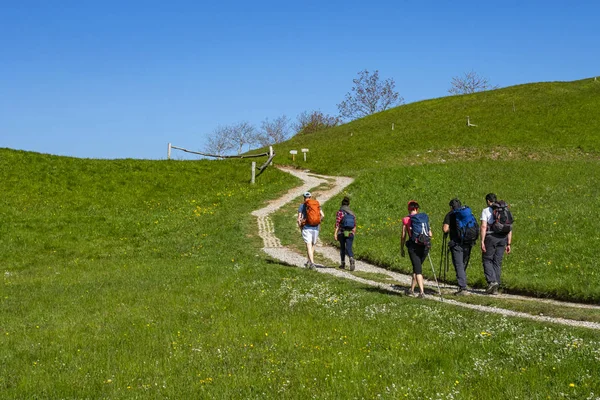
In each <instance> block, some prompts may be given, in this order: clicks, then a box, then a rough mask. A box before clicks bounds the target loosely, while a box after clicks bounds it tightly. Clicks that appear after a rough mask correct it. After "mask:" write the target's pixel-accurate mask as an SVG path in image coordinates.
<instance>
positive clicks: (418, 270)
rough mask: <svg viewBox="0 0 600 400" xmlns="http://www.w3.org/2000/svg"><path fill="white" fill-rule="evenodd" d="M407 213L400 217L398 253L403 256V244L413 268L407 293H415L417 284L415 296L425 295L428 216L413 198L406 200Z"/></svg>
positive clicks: (429, 236) (411, 294) (428, 239)
mask: <svg viewBox="0 0 600 400" xmlns="http://www.w3.org/2000/svg"><path fill="white" fill-rule="evenodd" d="M408 212H409V215H407V216H406V217H404V218H403V219H402V235H401V237H400V255H401V256H402V257H404V246H405V245H406V249H407V250H408V256H409V257H410V262H411V264H412V268H413V275H412V282H411V284H410V290H409V291H408V294H409V295H410V296H414V295H415V287H416V286H417V284H418V285H419V294H418V295H417V297H419V298H423V297H425V288H424V287H423V263H424V262H425V259H426V258H427V255H428V254H429V249H430V248H431V236H432V233H431V227H430V226H429V216H428V215H427V214H425V213H420V212H419V203H417V202H416V201H414V200H411V201H409V202H408Z"/></svg>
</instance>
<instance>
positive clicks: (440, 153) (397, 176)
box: [277, 79, 600, 302]
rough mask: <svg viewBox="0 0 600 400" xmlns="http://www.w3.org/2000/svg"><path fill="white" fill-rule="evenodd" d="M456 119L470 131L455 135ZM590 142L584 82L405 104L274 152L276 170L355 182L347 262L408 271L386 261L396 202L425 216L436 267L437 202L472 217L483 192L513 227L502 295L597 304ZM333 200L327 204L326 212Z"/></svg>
mask: <svg viewBox="0 0 600 400" xmlns="http://www.w3.org/2000/svg"><path fill="white" fill-rule="evenodd" d="M467 115H469V116H470V117H471V122H473V123H476V124H477V125H478V126H477V127H470V128H469V127H467V126H466V116H467ZM392 123H394V124H395V126H394V130H393V131H392V130H391V125H392ZM598 132H600V82H595V81H593V80H591V79H586V80H581V81H576V82H552V83H538V84H529V85H521V86H515V87H510V88H505V89H500V90H496V91H491V92H486V93H478V94H474V95H467V96H453V97H446V98H440V99H434V100H428V101H423V102H419V103H414V104H409V105H405V106H401V107H397V108H394V109H392V110H388V111H385V112H382V113H379V114H376V115H373V116H369V117H366V118H363V119H360V120H357V121H354V122H351V123H349V124H346V125H343V126H340V127H336V128H333V129H330V130H328V131H325V132H321V133H319V134H314V135H305V136H297V137H294V138H293V139H292V140H290V141H289V142H286V143H284V144H281V145H279V147H278V148H277V151H278V152H279V154H283V156H282V157H280V162H282V163H289V164H292V165H297V166H300V167H309V168H310V169H311V170H314V171H315V172H321V173H331V174H343V175H351V176H355V177H356V178H357V179H356V182H355V184H354V185H352V186H351V187H349V188H348V194H351V195H352V196H353V207H354V208H355V211H357V212H358V214H359V218H360V224H361V228H362V229H361V230H360V233H359V237H358V239H357V243H356V244H357V246H356V250H357V254H358V255H359V257H362V258H366V259H369V260H372V261H375V262H377V263H379V264H381V265H383V266H388V267H390V268H393V269H400V270H402V271H405V272H406V271H410V263H409V262H408V260H407V259H399V258H398V241H399V239H398V237H399V232H400V223H399V220H400V218H401V217H402V216H404V215H405V214H406V210H405V204H406V202H407V200H409V199H417V200H419V201H420V202H421V204H422V205H423V207H424V211H426V212H427V213H429V214H430V216H431V218H432V225H433V227H434V230H435V234H436V235H437V240H436V241H435V242H434V248H433V253H432V254H434V257H435V259H436V263H437V262H439V257H440V254H441V244H442V243H441V242H442V241H441V235H440V232H441V230H440V227H441V221H442V219H443V216H444V214H445V212H447V210H448V206H447V204H448V201H449V200H450V199H451V198H453V197H455V196H458V197H459V198H461V199H462V200H463V202H464V203H466V204H469V205H470V206H471V207H472V208H473V210H474V213H475V214H476V216H477V217H478V216H479V213H480V212H481V209H482V208H483V206H484V201H483V198H484V196H485V194H486V193H488V192H495V193H497V194H498V195H499V196H500V197H501V198H505V199H506V200H507V201H508V202H509V203H510V204H511V205H512V210H513V213H514V214H515V216H516V218H517V223H516V225H515V246H514V250H515V252H514V254H513V255H512V256H510V257H509V258H508V259H507V261H506V268H505V274H504V284H505V285H506V287H507V288H508V289H509V290H512V291H515V292H526V293H530V294H535V295H539V296H551V297H557V298H562V299H575V300H580V301H591V302H598V301H600V291H599V289H598V285H589V284H588V282H589V280H590V279H592V280H594V279H595V277H596V276H597V273H598V272H597V268H598V263H597V261H596V256H595V249H597V248H598V247H600V236H598V233H597V231H598V229H597V228H596V225H597V224H596V223H595V218H594V215H595V210H597V209H598V207H600V200H599V196H598V194H599V193H598V183H599V180H598V178H597V177H598V176H600V162H599V158H600V156H599V154H600V135H599V134H598ZM303 147H307V148H309V149H310V152H309V158H308V162H307V163H304V162H303V161H301V160H297V161H296V162H291V160H290V159H289V157H288V156H287V153H288V150H289V149H290V148H297V149H299V148H303ZM282 159H283V160H282ZM339 200H340V199H339V198H338V199H335V200H334V201H332V202H330V203H329V204H328V205H327V208H326V209H327V211H328V212H329V213H333V212H334V211H335V209H336V207H337V206H338V204H339ZM329 236H330V235H325V239H327V240H329ZM480 259H481V255H480V254H479V252H476V254H474V259H473V260H472V263H471V269H470V271H469V284H471V285H473V286H478V287H482V286H484V285H485V281H484V279H483V274H482V271H481V267H480ZM426 274H428V275H431V274H430V273H429V271H426ZM450 276H451V277H452V278H451V279H450V281H452V280H453V277H454V273H453V272H452V271H451V272H450Z"/></svg>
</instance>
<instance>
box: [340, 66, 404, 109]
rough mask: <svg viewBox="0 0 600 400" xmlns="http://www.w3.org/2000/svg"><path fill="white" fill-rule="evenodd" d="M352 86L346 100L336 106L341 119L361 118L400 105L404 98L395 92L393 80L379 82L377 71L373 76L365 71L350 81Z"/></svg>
mask: <svg viewBox="0 0 600 400" xmlns="http://www.w3.org/2000/svg"><path fill="white" fill-rule="evenodd" d="M352 82H353V83H354V86H353V87H352V90H351V91H350V92H348V93H346V98H345V99H344V101H342V102H341V103H340V104H338V105H337V107H338V110H339V112H340V117H341V118H343V119H355V118H362V117H365V116H367V115H371V114H374V113H376V112H380V111H384V110H387V109H388V108H390V107H392V106H394V105H396V104H400V103H402V101H404V98H402V97H400V94H399V93H398V92H396V91H395V86H396V82H394V79H392V78H390V79H386V80H385V81H383V82H381V81H380V80H379V71H378V70H375V72H374V73H373V74H371V73H369V71H367V70H366V69H365V70H364V71H361V72H359V73H358V78H355V79H353V80H352Z"/></svg>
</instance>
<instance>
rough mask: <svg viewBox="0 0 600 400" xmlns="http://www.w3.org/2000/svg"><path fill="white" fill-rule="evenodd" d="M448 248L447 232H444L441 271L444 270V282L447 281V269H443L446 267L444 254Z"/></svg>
mask: <svg viewBox="0 0 600 400" xmlns="http://www.w3.org/2000/svg"><path fill="white" fill-rule="evenodd" d="M445 249H446V234H445V233H444V238H443V239H442V254H441V255H440V271H444V282H445V281H446V271H445V270H444V269H443V267H444V254H445V251H444V250H445Z"/></svg>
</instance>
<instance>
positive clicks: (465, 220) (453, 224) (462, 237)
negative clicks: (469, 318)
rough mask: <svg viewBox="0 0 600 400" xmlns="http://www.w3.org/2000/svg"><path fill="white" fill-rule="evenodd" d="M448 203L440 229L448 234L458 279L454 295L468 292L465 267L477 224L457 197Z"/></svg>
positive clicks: (475, 236) (476, 236) (477, 234)
mask: <svg viewBox="0 0 600 400" xmlns="http://www.w3.org/2000/svg"><path fill="white" fill-rule="evenodd" d="M448 205H449V206H450V211H449V212H448V213H447V214H446V216H445V217H444V223H443V224H442V231H443V232H444V236H446V235H449V236H450V240H449V241H448V249H449V251H450V253H451V254H452V264H453V265H454V270H455V271H456V279H457V281H458V291H456V292H455V293H454V295H456V296H462V295H466V294H468V291H467V267H468V266H469V259H470V258H471V249H472V248H473V245H474V244H475V243H476V242H477V238H478V237H479V224H478V223H477V219H476V218H475V216H474V215H473V212H472V211H471V209H470V208H469V207H468V206H463V205H462V203H461V202H460V200H459V199H456V198H455V199H452V200H450V203H449V204H448ZM442 251H444V249H442Z"/></svg>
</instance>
